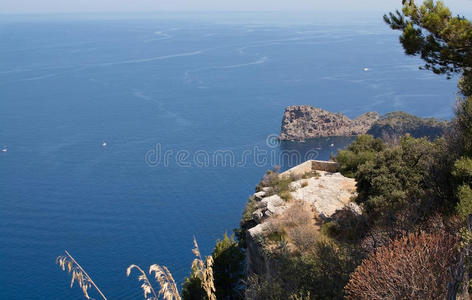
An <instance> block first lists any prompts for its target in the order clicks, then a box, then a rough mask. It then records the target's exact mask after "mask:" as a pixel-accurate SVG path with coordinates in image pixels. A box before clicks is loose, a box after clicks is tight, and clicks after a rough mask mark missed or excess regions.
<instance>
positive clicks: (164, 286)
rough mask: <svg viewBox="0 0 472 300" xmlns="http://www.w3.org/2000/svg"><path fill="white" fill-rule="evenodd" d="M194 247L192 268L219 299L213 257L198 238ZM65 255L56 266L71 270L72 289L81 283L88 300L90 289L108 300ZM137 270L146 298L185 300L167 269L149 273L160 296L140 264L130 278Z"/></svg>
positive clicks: (154, 268)
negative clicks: (205, 255)
mask: <svg viewBox="0 0 472 300" xmlns="http://www.w3.org/2000/svg"><path fill="white" fill-rule="evenodd" d="M193 244H194V246H195V248H194V249H193V250H192V252H193V253H194V254H195V256H196V258H195V260H194V261H193V262H192V269H194V268H195V269H196V270H198V272H199V276H200V278H201V279H202V288H203V290H204V291H205V293H206V295H207V299H208V300H216V296H215V285H214V278H213V269H212V266H213V257H212V256H207V257H205V260H203V258H202V256H201V254H200V249H199V247H198V244H197V240H196V239H195V237H194V239H193ZM65 253H66V255H64V256H59V257H57V259H56V263H57V264H59V266H60V268H61V269H62V270H63V271H65V270H66V269H67V271H68V272H69V273H71V274H72V279H71V283H70V286H71V287H72V286H73V285H74V282H77V284H78V285H79V287H80V288H81V289H82V293H83V294H84V296H85V298H86V299H93V298H91V297H90V296H89V294H88V289H90V288H92V287H94V288H95V290H96V291H97V292H98V293H99V294H100V296H101V297H102V299H103V300H107V298H106V297H105V295H104V294H103V293H102V291H101V290H100V289H99V288H98V286H97V285H96V284H95V282H93V280H92V278H91V277H90V276H89V275H88V274H87V272H85V270H84V269H83V268H82V267H81V266H80V265H79V263H77V261H76V260H75V259H74V258H73V257H72V256H71V255H70V254H69V252H67V251H65ZM133 270H137V271H138V272H139V276H138V281H139V282H142V284H141V288H142V290H143V293H144V299H146V300H158V299H159V297H162V298H163V299H165V300H181V299H182V298H181V296H180V294H179V290H178V288H177V284H176V283H175V280H174V277H172V274H171V272H170V271H169V270H168V269H167V267H165V266H159V265H156V264H154V265H151V266H150V267H149V274H151V275H154V279H155V280H156V282H157V283H158V284H159V286H160V289H159V292H158V293H156V291H155V290H154V288H153V287H152V284H151V281H150V280H149V278H148V277H147V275H146V272H144V270H143V269H141V267H139V266H138V265H134V264H132V265H130V266H129V267H128V268H127V269H126V276H128V277H129V276H130V274H131V272H132V271H133Z"/></svg>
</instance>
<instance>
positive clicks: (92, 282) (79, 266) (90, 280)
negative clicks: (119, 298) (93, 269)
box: [65, 250, 107, 300]
mask: <svg viewBox="0 0 472 300" xmlns="http://www.w3.org/2000/svg"><path fill="white" fill-rule="evenodd" d="M65 252H66V255H67V257H68V258H69V259H70V260H71V261H72V263H73V264H74V265H75V266H76V267H77V268H78V269H79V270H80V271H81V272H82V273H83V274H84V275H85V277H86V278H87V281H88V282H89V283H90V284H92V285H93V287H94V288H95V289H96V290H97V292H98V293H99V294H100V296H102V298H103V300H107V297H105V295H104V294H103V293H102V291H101V290H100V289H99V288H98V286H97V285H96V284H95V282H94V281H93V280H92V278H91V277H90V276H89V274H87V272H86V271H85V270H84V268H82V266H81V265H80V264H79V263H78V262H77V261H76V260H75V259H74V258H73V257H72V255H70V253H69V252H67V250H65Z"/></svg>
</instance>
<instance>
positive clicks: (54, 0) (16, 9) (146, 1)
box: [0, 0, 472, 13]
mask: <svg viewBox="0 0 472 300" xmlns="http://www.w3.org/2000/svg"><path fill="white" fill-rule="evenodd" d="M417 2H419V1H417ZM445 3H446V4H447V5H448V6H449V7H451V8H452V9H453V11H455V12H462V11H464V12H466V11H467V12H470V11H472V1H471V0H445ZM400 6H401V0H357V1H356V0H324V1H323V0H0V13H48V12H52V13H59V12H67V13H71V12H72V13H73V12H154V11H155V12H158V11H169V10H172V11H273V10H276V11H281V10H282V11H283V10H290V11H339V10H343V11H382V12H385V11H390V10H392V9H395V8H399V7H400Z"/></svg>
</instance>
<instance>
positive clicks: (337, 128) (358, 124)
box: [280, 105, 379, 140]
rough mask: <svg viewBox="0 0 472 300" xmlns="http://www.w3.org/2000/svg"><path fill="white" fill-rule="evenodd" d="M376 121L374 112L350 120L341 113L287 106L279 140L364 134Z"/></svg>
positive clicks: (376, 114)
mask: <svg viewBox="0 0 472 300" xmlns="http://www.w3.org/2000/svg"><path fill="white" fill-rule="evenodd" d="M378 119H379V115H378V113H376V112H368V113H365V114H363V115H361V116H359V117H357V118H355V119H353V120H351V119H349V118H348V117H346V116H345V115H343V114H341V113H332V112H329V111H327V110H324V109H321V108H315V107H312V106H309V105H294V106H289V107H287V108H286V109H285V113H284V116H283V120H282V129H281V133H280V139H281V140H304V139H310V138H317V137H328V136H355V135H360V134H365V133H366V132H367V131H368V130H369V129H370V128H371V127H372V124H373V123H374V122H375V121H377V120H378Z"/></svg>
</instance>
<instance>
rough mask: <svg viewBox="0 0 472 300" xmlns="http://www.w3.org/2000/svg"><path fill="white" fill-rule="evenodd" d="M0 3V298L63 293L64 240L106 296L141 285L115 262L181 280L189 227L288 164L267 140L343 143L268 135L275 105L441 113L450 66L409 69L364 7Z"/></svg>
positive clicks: (325, 147) (276, 127)
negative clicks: (287, 10) (298, 14)
mask: <svg viewBox="0 0 472 300" xmlns="http://www.w3.org/2000/svg"><path fill="white" fill-rule="evenodd" d="M306 17H307V16H305V18H306ZM2 19H3V21H0V148H2V149H7V152H0V299H81V293H80V291H79V289H78V288H77V287H74V288H73V289H70V288H69V286H68V281H69V278H70V277H69V276H68V275H66V274H64V273H63V272H62V271H60V270H59V268H58V267H57V266H56V265H55V264H54V260H55V258H56V256H58V255H61V254H62V253H63V251H64V249H67V250H69V251H70V253H71V254H72V255H73V256H75V258H76V259H77V260H78V261H79V263H81V264H82V266H84V267H85V268H86V270H87V271H88V273H89V274H90V275H91V276H92V277H93V279H94V280H95V282H97V283H98V285H99V286H100V287H101V288H102V290H103V291H104V292H105V294H107V295H108V297H109V299H142V298H141V291H140V290H139V288H138V282H137V280H136V278H135V277H133V278H127V277H126V275H125V270H126V267H127V266H128V265H129V264H131V263H135V264H139V265H140V266H142V267H143V268H146V269H147V268H148V266H149V265H151V264H154V263H158V264H164V265H166V266H167V267H168V268H169V269H170V270H171V271H172V273H173V274H174V277H175V278H176V279H177V280H178V281H179V282H181V281H182V280H183V278H184V277H185V276H186V275H187V274H188V272H189V267H190V264H191V261H192V259H193V256H192V253H191V248H192V237H193V235H195V236H196V237H197V239H198V241H199V243H200V246H201V250H202V252H203V253H205V254H209V253H210V252H211V249H212V247H213V245H214V242H215V240H216V239H217V238H218V237H220V236H221V235H222V234H223V233H224V232H225V231H227V232H231V230H232V229H233V228H235V227H237V226H238V223H239V219H240V216H241V213H242V211H243V208H244V205H245V203H246V200H247V198H248V196H249V195H250V194H251V193H252V192H253V190H254V186H255V184H256V183H257V182H258V181H259V179H260V178H261V176H262V175H263V173H264V171H265V170H266V169H269V168H270V167H271V166H272V165H273V164H282V165H283V166H284V168H287V167H289V166H290V165H293V164H294V163H296V162H294V161H293V160H292V161H291V162H290V161H288V159H286V158H287V156H286V157H285V159H281V158H280V153H281V151H284V150H295V151H299V153H300V158H301V159H302V158H303V157H305V154H306V155H307V157H310V158H312V157H317V158H319V159H327V158H329V156H330V154H331V153H332V152H334V151H336V149H337V148H339V147H344V146H345V145H346V144H347V143H349V141H350V140H349V139H340V138H338V139H322V140H313V141H307V142H306V143H298V144H297V143H283V144H280V145H278V144H277V143H273V142H274V141H273V139H271V138H270V135H271V134H278V133H279V131H280V123H281V118H282V114H283V111H284V108H285V107H286V106H288V105H295V104H311V105H314V106H317V107H322V108H324V109H327V110H331V111H337V112H343V113H345V114H347V115H348V116H350V117H355V116H357V115H359V114H361V113H364V112H367V111H372V110H375V111H378V112H380V113H385V112H389V111H393V110H404V111H407V112H410V113H414V114H417V115H420V116H434V117H439V118H446V119H448V118H450V117H451V116H452V115H453V113H452V104H453V103H454V98H455V94H454V93H455V91H456V87H455V82H454V81H447V80H446V79H445V78H442V77H438V76H434V75H432V74H430V73H428V72H426V71H419V70H418V66H419V65H420V61H419V60H418V59H415V58H411V57H406V56H405V55H404V54H403V51H402V49H401V47H400V45H399V43H398V33H396V32H392V31H391V30H389V28H388V27H387V26H386V25H384V24H382V22H381V15H379V16H378V18H372V20H371V21H362V22H360V21H355V22H352V23H351V22H349V21H346V22H344V23H345V24H344V23H343V24H342V25H333V24H332V23H329V22H326V21H323V22H321V21H320V22H318V19H317V18H316V17H315V16H313V17H311V18H307V20H308V21H300V20H298V21H297V22H278V21H279V20H278V19H277V18H272V19H271V18H269V19H268V20H267V22H265V21H264V19H263V18H259V17H258V18H256V17H254V16H249V17H246V18H240V17H235V18H234V19H232V17H231V16H227V18H226V17H222V16H221V17H219V18H213V19H212V18H209V17H208V16H201V17H195V16H193V17H191V18H189V17H186V16H185V15H180V16H179V15H174V16H165V17H163V16H161V17H159V16H156V17H150V16H147V18H141V19H140V18H133V17H122V18H120V19H118V18H110V17H108V18H105V19H102V20H99V19H100V18H99V17H93V18H84V19H81V18H79V17H77V18H72V19H73V20H68V21H65V20H66V18H57V17H55V18H48V17H46V16H45V17H35V18H31V19H29V18H28V17H8V18H2ZM294 19H296V18H294ZM365 68H368V70H367V71H365V70H364V69H365ZM268 136H269V139H267V137H268ZM104 143H106V146H105V145H104ZM292 152H293V151H292ZM165 154H166V156H167V159H165V158H164V155H165Z"/></svg>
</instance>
